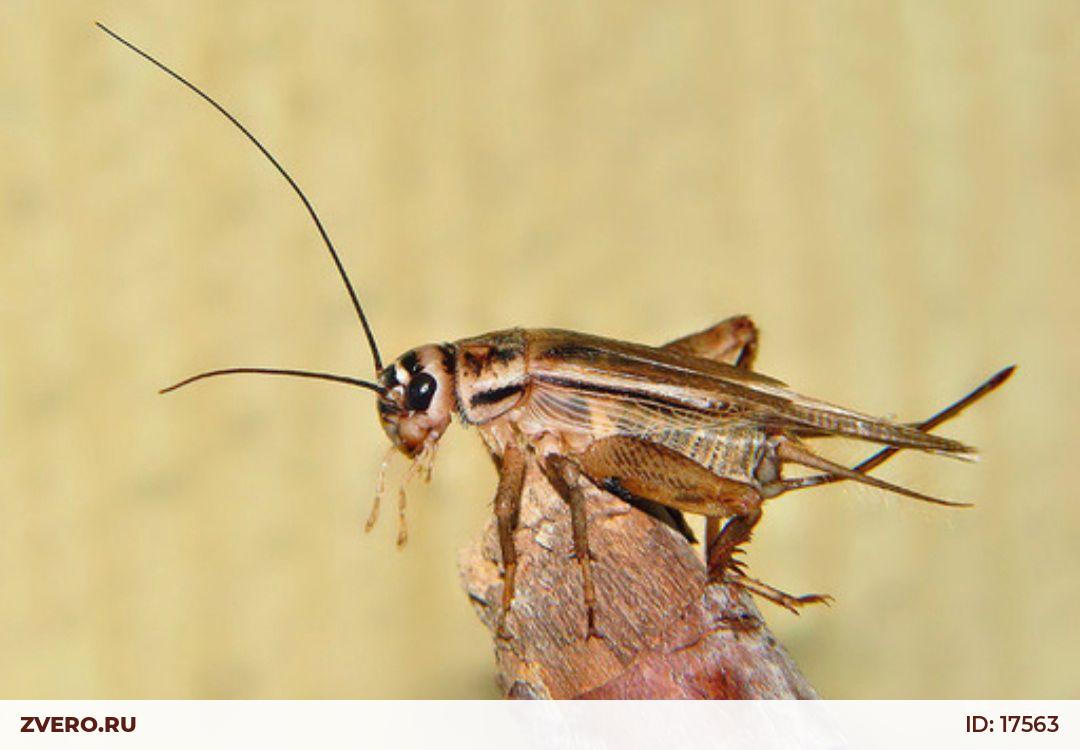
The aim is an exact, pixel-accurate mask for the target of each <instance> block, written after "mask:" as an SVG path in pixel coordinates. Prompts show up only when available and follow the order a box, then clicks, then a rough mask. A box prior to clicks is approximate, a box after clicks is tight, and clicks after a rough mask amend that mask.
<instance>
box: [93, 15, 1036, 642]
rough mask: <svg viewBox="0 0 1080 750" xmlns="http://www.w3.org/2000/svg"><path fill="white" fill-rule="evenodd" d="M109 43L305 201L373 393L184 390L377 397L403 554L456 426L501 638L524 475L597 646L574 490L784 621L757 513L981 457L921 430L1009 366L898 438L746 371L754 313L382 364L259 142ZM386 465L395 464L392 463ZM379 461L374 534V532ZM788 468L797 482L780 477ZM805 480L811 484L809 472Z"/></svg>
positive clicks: (483, 345)
mask: <svg viewBox="0 0 1080 750" xmlns="http://www.w3.org/2000/svg"><path fill="white" fill-rule="evenodd" d="M97 26H98V27H99V28H100V29H101V30H102V31H103V32H105V33H106V34H108V35H109V36H110V37H112V38H113V39H115V40H116V41H118V42H119V43H120V44H122V45H124V46H126V47H127V48H128V49H130V50H132V51H134V52H135V53H136V54H138V55H140V56H141V57H143V58H144V59H145V60H147V61H149V62H150V63H152V64H153V65H155V66H156V67H157V68H159V69H160V70H162V71H164V72H165V73H166V74H168V75H169V76H171V77H172V78H174V79H175V80H176V81H178V82H179V83H181V84H182V85H184V86H185V87H187V88H188V89H189V90H191V91H192V92H193V93H195V94H196V95H198V96H199V97H201V98H202V99H203V100H205V101H206V102H207V103H208V104H210V105H211V106H212V107H214V108H215V109H216V110H217V111H218V112H219V113H220V114H222V115H223V116H224V117H225V118H227V119H228V120H229V122H231V123H232V124H233V125H234V126H235V127H236V128H237V129H239V130H240V131H241V132H242V133H243V134H244V136H245V137H246V138H247V139H248V140H249V141H251V143H253V144H254V145H255V147H256V148H258V149H259V151H260V152H261V153H262V154H263V155H264V156H265V157H266V158H267V159H268V160H269V161H270V163H271V164H272V165H273V166H274V167H275V168H276V169H277V171H278V172H279V173H280V174H281V175H282V177H283V178H284V179H285V180H286V181H287V182H288V184H289V186H290V187H291V188H292V190H293V191H294V192H295V193H296V195H297V196H298V197H299V199H300V201H301V202H302V204H303V206H304V208H305V209H306V210H307V213H308V214H309V216H310V217H311V220H312V221H313V223H314V224H315V227H316V229H317V230H318V233H319V235H320V237H321V239H322V242H323V244H324V245H325V246H326V249H327V251H328V252H329V255H330V258H331V260H332V261H333V263H334V266H335V268H336V271H337V274H338V275H339V276H340V278H341V281H342V283H343V285H344V287H345V289H346V291H347V292H348V295H349V298H350V300H351V302H352V306H353V308H354V310H355V312H356V315H357V317H358V318H359V321H360V325H361V327H362V328H363V332H364V335H365V337H366V339H367V345H368V348H369V349H370V351H371V357H372V361H373V364H374V378H373V379H372V380H366V379H362V378H356V377H352V376H346V375H337V374H332V373H325V372H315V371H311V370H302V369H282V368H271V367H229V368H225V369H216V370H210V371H207V372H201V373H199V374H197V375H193V376H191V377H188V378H186V379H184V380H181V381H180V382H178V383H176V384H174V385H171V386H169V387H168V388H164V389H162V391H161V392H162V393H168V392H171V391H175V390H176V389H178V388H181V387H184V386H187V385H189V384H191V383H195V382H197V381H200V380H204V379H207V378H213V377H219V376H224V375H236V374H260V375H279V376H286V377H296V378H311V379H318V380H326V381H332V382H337V383H342V384H346V385H350V386H354V387H359V388H363V389H366V390H368V391H371V392H372V393H374V394H375V396H376V409H377V413H378V418H379V421H380V424H381V425H382V428H383V430H384V431H385V432H386V435H387V437H388V438H389V439H390V443H391V451H394V450H396V451H398V452H400V453H401V454H404V456H406V457H407V458H408V459H409V460H410V461H411V464H410V466H409V469H408V470H407V472H406V477H405V479H404V480H403V484H402V489H401V492H400V493H399V502H398V510H399V517H400V519H401V525H400V527H399V528H400V530H399V536H398V541H399V543H404V540H405V526H404V513H405V495H404V484H405V482H407V481H408V479H409V478H411V477H413V476H417V475H419V476H424V475H428V476H430V471H431V466H432V463H433V461H434V457H435V451H436V448H437V446H438V445H439V440H440V438H441V437H442V435H443V434H444V432H445V431H446V429H447V428H448V427H449V426H450V423H451V422H452V421H453V420H454V418H455V417H456V418H457V419H458V420H459V421H460V422H461V423H462V424H463V425H465V426H466V427H471V428H473V429H475V430H476V432H477V433H478V434H479V435H480V438H481V440H482V441H483V443H484V445H485V447H486V449H487V451H488V453H489V454H490V456H491V458H492V459H493V462H494V464H495V466H496V468H497V471H498V477H499V478H498V487H497V490H496V493H495V502H494V509H495V518H496V526H497V530H498V539H499V548H500V552H501V557H502V571H503V591H502V600H501V617H500V623H499V635H500V637H508V636H507V635H506V631H505V622H506V618H507V615H508V613H509V612H510V611H511V609H512V607H513V602H514V576H515V571H516V568H517V553H516V550H515V546H514V536H513V535H514V530H515V528H516V526H517V523H518V517H519V511H520V505H521V496H522V487H523V482H524V478H525V474H526V470H527V468H528V467H529V466H530V465H532V466H535V467H537V468H538V469H539V470H540V472H541V473H542V474H543V476H544V477H545V478H546V479H547V481H548V482H549V483H550V485H551V487H552V488H553V489H554V491H555V492H556V493H557V494H558V495H559V496H560V497H561V498H562V499H563V500H564V501H565V502H566V504H567V507H568V508H569V513H570V520H571V528H572V534H573V540H572V541H573V550H574V555H575V557H576V560H577V562H578V564H579V566H580V571H581V583H582V592H583V597H584V616H585V619H586V623H585V625H586V633H587V636H586V637H599V633H598V630H597V627H596V623H595V614H594V613H595V605H596V591H595V588H594V586H593V580H592V575H591V572H590V555H589V533H588V532H589V530H588V528H587V523H586V512H585V502H586V496H585V492H584V488H586V487H587V486H588V485H593V486H595V487H598V488H600V489H602V490H604V491H606V492H608V493H610V494H611V495H614V496H615V497H617V498H619V499H621V500H622V501H624V502H626V503H627V504H629V505H630V506H632V507H633V508H635V509H637V510H638V511H640V512H643V513H646V514H648V515H650V516H652V517H653V518H654V519H656V521H657V522H658V523H663V524H665V525H667V526H669V527H670V528H671V529H673V530H674V532H676V533H678V534H681V535H682V536H683V537H685V538H686V540H687V541H688V542H690V543H696V541H697V540H696V539H695V535H694V533H693V531H692V530H691V528H690V526H689V524H688V523H687V520H686V518H685V515H684V514H687V513H690V514H695V515H699V516H704V517H705V519H706V520H705V535H704V536H705V538H704V561H705V565H706V568H707V571H708V579H709V581H711V582H727V583H731V584H734V585H736V586H739V587H742V588H744V589H746V590H748V591H750V592H752V593H754V594H756V595H758V596H761V597H763V598H765V599H767V600H769V601H772V602H774V603H776V604H778V605H780V606H782V607H785V608H787V609H789V610H792V611H795V612H797V611H798V608H799V607H801V606H803V605H807V604H811V603H815V602H827V601H828V597H827V596H822V595H817V594H811V595H804V596H794V595H791V594H787V593H785V592H783V591H781V590H780V589H777V588H775V587H773V586H771V585H768V584H766V583H764V582H762V581H760V580H757V579H754V578H751V577H750V576H749V575H748V574H747V572H746V568H745V565H744V564H742V563H741V562H740V560H739V559H738V557H737V554H738V553H739V552H740V551H741V549H742V547H743V546H744V545H745V544H746V543H747V542H748V541H749V540H750V537H751V534H752V532H753V531H754V528H755V526H756V525H757V524H758V522H759V521H760V520H761V516H762V508H763V505H764V504H765V501H767V500H770V499H772V498H776V497H779V496H781V495H783V494H785V493H788V492H791V491H793V490H798V489H802V488H806V487H812V486H817V485H822V484H828V483H832V482H837V481H842V480H847V481H854V482H859V483H862V484H865V485H869V486H871V487H876V488H878V489H881V490H886V491H889V492H893V493H896V494H898V495H902V496H905V497H908V498H912V499H914V500H919V501H922V502H927V503H933V504H936V505H943V506H951V507H963V506H966V505H968V504H967V503H959V502H954V501H951V500H946V499H942V498H939V497H935V496H932V495H929V494H925V493H923V492H919V491H916V490H913V489H909V488H906V487H902V486H899V485H896V484H892V483H890V482H886V481H884V480H882V479H879V478H877V477H874V476H872V475H871V474H870V473H869V472H870V471H871V470H872V469H874V468H876V467H877V466H879V465H881V464H882V463H883V462H885V461H887V460H888V459H889V458H891V457H892V456H893V455H895V454H896V453H897V452H899V451H901V450H917V451H923V452H926V453H931V454H937V455H941V456H948V457H953V458H961V459H972V458H973V457H974V456H975V449H974V448H972V447H970V446H968V445H965V444H963V443H961V442H958V441H956V440H952V439H949V438H947V437H942V436H939V435H936V434H931V432H930V431H931V430H932V429H933V428H935V427H937V426H938V425H940V424H941V423H943V422H945V421H946V420H948V419H951V418H952V417H954V416H956V415H957V414H958V413H960V412H961V411H963V410H964V409H965V408H967V407H968V406H970V405H971V404H973V403H975V402H976V401H978V400H980V399H981V398H983V397H984V396H986V395H987V394H988V393H990V392H991V391H993V390H995V389H996V388H998V387H999V386H1000V385H1001V384H1002V383H1004V382H1005V381H1006V380H1007V379H1008V378H1009V376H1010V375H1012V373H1013V371H1014V369H1015V366H1010V367H1006V368H1004V369H1002V370H1001V371H999V372H997V373H996V374H994V375H993V376H991V377H990V378H989V379H987V380H986V381H985V382H983V383H982V384H981V385H980V386H978V387H977V388H976V389H975V390H973V391H972V392H970V393H969V394H967V395H966V396H964V397H963V398H961V399H959V400H958V401H956V402H954V403H952V404H951V405H950V406H948V407H947V408H945V409H944V410H942V411H940V412H938V413H937V414H935V415H934V416H932V417H930V418H929V419H926V420H924V421H921V422H914V423H900V422H896V421H892V420H887V419H881V418H878V417H873V416H869V415H867V414H863V413H861V412H858V411H855V410H852V409H849V408H845V407H842V406H837V405H834V404H831V403H828V402H825V401H822V400H819V399H815V398H811V397H808V396H804V395H801V394H799V393H797V392H796V391H794V390H792V389H790V388H789V387H788V386H787V385H786V384H785V383H783V382H781V381H780V380H776V379H774V378H771V377H768V376H766V375H762V374H759V373H757V372H755V371H754V370H753V369H752V366H753V363H754V358H755V355H756V353H757V349H758V336H757V330H756V328H755V326H754V324H753V323H752V322H751V320H750V319H749V318H748V317H746V316H737V317H733V318H729V319H726V320H723V321H722V322H720V323H717V324H716V325H713V326H712V327H710V328H707V329H705V330H702V331H700V332H698V333H693V334H691V335H688V336H684V337H682V338H678V339H675V340H674V341H671V342H669V343H667V344H665V345H662V346H650V345H647V344H638V343H631V342H627V341H620V340H615V339H610V338H603V337H600V336H594V335H589V334H585V333H578V332H575V331H566V330H555V329H529V328H508V329H505V330H500V331H495V332H492V333H485V334H481V335H479V336H474V337H472V338H467V339H463V340H460V341H453V342H449V343H438V344H425V345H422V346H419V347H417V348H414V349H411V350H410V351H408V352H406V353H405V354H403V355H402V356H400V357H398V358H397V359H395V360H394V361H393V362H390V363H389V364H384V362H383V360H382V358H381V356H380V354H379V348H378V346H377V344H376V340H375V335H374V333H373V331H372V328H371V326H370V324H369V323H368V319H367V316H366V314H365V312H364V309H363V307H362V305H361V303H360V298H359V296H358V295H357V293H356V290H355V288H354V287H353V284H352V282H351V281H350V279H349V276H348V274H347V273H346V271H345V266H344V264H343V263H342V260H341V258H340V256H339V255H338V252H337V250H336V249H335V247H334V245H333V243H332V242H331V240H330V237H329V234H328V233H327V231H326V229H325V228H324V226H323V224H322V221H321V220H320V219H319V217H318V215H317V214H316V212H315V209H314V207H313V206H312V204H311V202H310V201H309V200H308V198H307V196H306V195H305V194H304V192H303V191H302V190H301V189H300V186H299V185H298V184H297V183H296V182H295V181H294V180H293V178H292V177H291V176H290V175H289V173H288V172H287V171H286V170H285V169H284V167H282V165H281V164H280V163H279V162H278V160H277V159H276V158H275V157H274V156H273V155H272V154H271V153H270V152H269V151H268V150H267V148H266V147H265V146H263V144H262V143H261V142H260V141H259V140H258V139H257V138H256V137H255V136H254V135H252V133H251V132H250V131H249V130H248V129H247V128H246V127H245V126H244V125H243V124H241V122H240V121H239V120H237V119H236V118H235V117H234V116H233V115H232V114H230V113H229V112H228V111H226V110H225V109H224V108H223V107H222V106H221V105H220V104H218V103H217V102H216V101H215V100H214V99H212V98H211V97H210V96H209V95H207V94H206V93H204V92H203V91H202V90H201V89H200V88H198V87H197V86H195V85H194V84H192V83H191V82H189V81H188V80H187V79H185V78H183V77H182V76H181V75H179V74H178V73H176V72H175V71H173V70H172V69H171V68H169V67H168V66H166V65H165V64H163V63H161V62H159V61H158V60H157V59H155V58H154V57H152V56H151V55H149V54H148V53H146V52H144V51H143V50H141V49H139V48H138V47H136V46H135V45H134V44H132V43H131V42H129V41H127V40H126V39H124V38H122V37H121V36H119V35H117V34H116V33H114V32H113V31H111V30H110V29H108V28H106V27H105V26H103V25H102V24H100V23H99V24H97ZM824 438H845V439H853V440H857V441H862V442H866V443H872V444H875V445H877V446H879V449H878V451H877V453H875V454H873V455H872V456H871V457H870V458H868V459H867V460H865V461H863V462H862V463H860V464H858V465H856V466H854V467H848V466H845V465H842V464H839V463H835V462H833V461H830V460H828V459H826V458H824V457H823V456H821V455H819V454H818V453H817V452H815V451H814V450H812V449H811V447H810V445H809V443H808V441H811V440H816V439H824ZM388 458H389V455H388ZM387 463H388V460H387V461H384V462H383V469H382V471H381V472H380V476H379V479H378V485H377V486H378V489H377V492H376V498H375V504H374V506H373V508H372V512H371V516H370V517H369V519H368V523H367V526H366V528H367V529H368V530H370V528H371V527H372V526H373V525H374V523H375V520H376V518H377V516H378V511H379V500H380V497H381V495H382V494H383V489H384V487H383V485H384V483H385V482H384V475H385V472H386V466H387ZM789 465H793V466H798V467H802V470H803V474H802V475H800V476H794V477H787V478H786V477H785V468H786V467H788V466H789ZM806 469H809V470H811V471H812V472H813V473H810V474H806V473H805V470H806Z"/></svg>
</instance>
